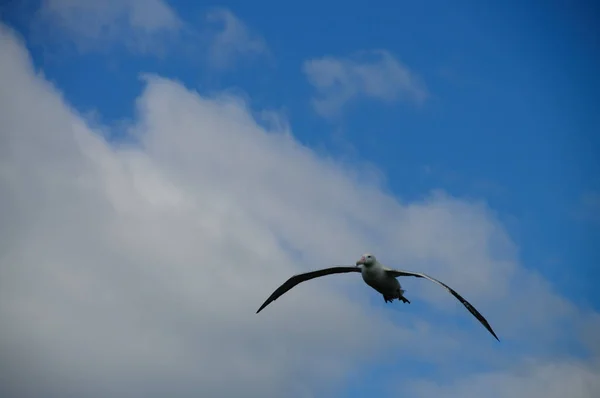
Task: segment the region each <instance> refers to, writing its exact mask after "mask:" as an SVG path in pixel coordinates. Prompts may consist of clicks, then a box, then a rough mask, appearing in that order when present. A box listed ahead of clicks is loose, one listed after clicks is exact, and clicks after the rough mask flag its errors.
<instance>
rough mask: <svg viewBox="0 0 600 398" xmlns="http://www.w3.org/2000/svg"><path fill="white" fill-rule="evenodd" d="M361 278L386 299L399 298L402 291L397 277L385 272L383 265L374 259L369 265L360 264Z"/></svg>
mask: <svg viewBox="0 0 600 398" xmlns="http://www.w3.org/2000/svg"><path fill="white" fill-rule="evenodd" d="M361 274H362V278H363V280H364V281H365V283H366V284H367V285H369V286H371V287H372V288H373V289H375V290H377V291H378V292H379V293H381V294H382V295H383V296H384V297H385V298H387V299H395V298H400V296H401V295H402V293H404V291H403V290H402V288H401V286H400V282H398V279H396V278H395V277H393V276H391V275H390V274H388V273H387V272H385V270H384V268H383V265H381V263H379V262H378V261H375V262H374V263H373V264H371V265H369V266H364V265H363V266H362V269H361Z"/></svg>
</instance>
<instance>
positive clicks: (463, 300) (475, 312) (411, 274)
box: [384, 267, 500, 341]
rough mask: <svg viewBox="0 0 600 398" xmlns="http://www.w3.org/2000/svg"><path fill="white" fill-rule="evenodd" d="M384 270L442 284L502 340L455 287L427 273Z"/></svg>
mask: <svg viewBox="0 0 600 398" xmlns="http://www.w3.org/2000/svg"><path fill="white" fill-rule="evenodd" d="M384 270H385V272H386V273H387V274H388V275H392V276H394V277H398V276H414V277H417V278H425V279H428V280H430V281H431V282H433V283H437V284H438V285H440V286H442V287H443V288H444V289H446V290H447V291H449V292H450V293H451V294H452V295H453V296H454V297H456V298H457V299H458V301H460V302H461V303H462V304H463V305H464V306H465V307H466V308H467V309H468V310H469V312H470V313H471V314H473V316H474V317H475V318H477V320H478V321H479V322H481V324H482V325H483V326H485V328H486V329H487V330H488V331H489V332H490V333H491V334H492V335H493V336H494V337H495V338H496V340H498V341H500V339H499V338H498V336H496V333H494V331H493V330H492V327H491V326H490V324H489V323H488V321H487V320H486V319H485V318H484V317H483V315H481V314H480V313H479V311H477V309H475V307H473V306H472V305H471V303H469V302H468V301H467V300H465V299H464V298H463V297H462V296H461V295H460V294H458V293H457V292H456V291H455V290H454V289H452V288H451V287H450V286H448V285H446V284H445V283H444V282H441V281H439V280H437V279H435V278H433V277H431V276H429V275H426V274H423V273H420V272H411V271H402V270H396V269H391V268H387V267H384Z"/></svg>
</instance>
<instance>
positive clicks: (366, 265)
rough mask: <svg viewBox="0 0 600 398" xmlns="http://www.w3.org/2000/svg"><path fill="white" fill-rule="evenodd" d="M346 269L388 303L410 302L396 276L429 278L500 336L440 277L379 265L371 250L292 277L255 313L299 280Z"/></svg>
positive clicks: (342, 271) (494, 334)
mask: <svg viewBox="0 0 600 398" xmlns="http://www.w3.org/2000/svg"><path fill="white" fill-rule="evenodd" d="M349 272H360V273H361V274H362V278H363V281H365V283H366V284H367V285H369V286H371V287H372V288H373V289H375V290H376V291H377V292H379V293H381V295H382V296H383V299H384V300H385V302H386V303H391V302H392V301H394V299H396V300H399V301H402V302H403V303H408V304H410V301H409V300H408V299H407V298H406V297H404V292H405V290H403V289H402V287H401V286H400V282H398V279H396V278H397V277H399V276H414V277H417V278H425V279H428V280H430V281H431V282H434V283H436V284H438V285H440V286H442V287H443V288H444V289H446V290H447V291H448V292H450V294H452V295H453V296H454V297H456V298H457V299H458V301H460V302H461V303H462V304H463V305H464V306H465V307H466V308H467V309H468V310H469V312H470V313H471V314H473V316H474V317H475V318H477V320H478V321H479V322H480V323H481V324H482V325H483V326H484V327H485V328H486V329H487V330H488V331H489V332H490V333H491V334H492V336H494V337H495V338H496V340H498V341H500V339H498V336H496V333H494V331H493V330H492V327H491V326H490V324H489V323H488V321H487V320H486V319H485V318H484V317H483V315H481V314H480V313H479V311H477V310H476V309H475V307H473V306H472V305H471V303H469V302H468V301H467V300H465V299H464V298H463V297H462V296H461V295H460V294H458V293H457V292H456V291H455V290H454V289H452V288H451V287H449V286H448V285H446V284H445V283H443V282H440V281H439V280H437V279H435V278H433V277H431V276H429V275H426V274H423V273H420V272H411V271H403V270H397V269H392V268H388V267H386V266H384V265H383V264H381V263H380V262H379V261H377V259H376V258H375V256H374V255H373V254H370V253H366V254H364V255H363V256H362V257H361V258H360V259H359V260H358V261H357V262H356V265H354V266H334V267H329V268H323V269H320V270H316V271H310V272H305V273H302V274H298V275H294V276H292V277H291V278H290V279H288V280H287V281H285V282H284V283H283V284H282V285H281V286H279V287H278V288H277V290H275V291H274V292H273V294H271V295H270V296H269V298H268V299H267V300H266V301H265V302H264V303H263V305H261V306H260V308H259V309H258V311H256V313H257V314H258V313H259V312H261V311H262V310H263V309H264V308H265V307H266V306H267V305H269V304H271V303H272V302H273V301H275V300H277V299H278V298H279V297H281V296H282V295H283V294H284V293H286V292H287V291H289V290H290V289H292V288H293V287H294V286H296V285H298V284H299V283H302V282H305V281H308V280H311V279H315V278H319V277H321V276H326V275H333V274H345V273H349Z"/></svg>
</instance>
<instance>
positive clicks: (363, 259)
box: [356, 257, 365, 267]
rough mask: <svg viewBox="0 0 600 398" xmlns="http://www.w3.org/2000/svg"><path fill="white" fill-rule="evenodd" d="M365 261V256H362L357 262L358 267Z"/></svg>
mask: <svg viewBox="0 0 600 398" xmlns="http://www.w3.org/2000/svg"><path fill="white" fill-rule="evenodd" d="M364 263H365V258H364V257H361V258H360V260H358V261H357V262H356V266H357V267H358V266H359V265H361V264H364Z"/></svg>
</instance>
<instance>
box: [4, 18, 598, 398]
mask: <svg viewBox="0 0 600 398" xmlns="http://www.w3.org/2000/svg"><path fill="white" fill-rule="evenodd" d="M0 53H2V54H3V55H5V56H3V57H2V58H1V59H0V83H1V85H2V87H4V88H5V89H4V90H2V91H0V195H1V197H2V198H3V200H2V202H0V218H1V219H2V222H1V223H0V238H1V239H0V323H1V324H2V325H3V332H2V333H1V334H0V366H1V367H2V369H1V371H0V374H3V375H4V377H5V379H4V381H3V382H2V383H0V389H1V390H0V395H2V396H3V397H4V396H6V397H17V396H30V397H42V396H44V397H54V396H56V397H58V396H60V397H79V396H88V397H106V396H121V397H155V396H156V397H158V396H165V395H175V396H179V397H187V396H194V397H196V396H198V395H201V396H203V397H223V396H238V397H256V396H261V397H279V396H283V395H286V396H290V397H306V396H329V395H330V393H332V392H334V391H335V390H336V389H337V388H340V386H341V385H342V384H343V382H344V379H345V378H346V377H348V375H350V374H351V372H355V371H358V370H360V369H361V367H363V366H365V364H367V365H368V364H371V363H377V362H379V361H382V360H383V361H390V357H389V356H390V354H391V355H392V356H393V357H394V358H395V357H400V358H402V359H403V361H404V363H405V364H406V367H407V369H406V372H403V373H402V374H400V375H398V377H397V378H395V379H394V383H397V382H398V381H402V380H404V381H409V379H408V378H409V377H410V375H411V373H410V368H411V366H410V364H408V362H410V361H424V362H426V363H433V364H436V368H438V369H441V370H440V371H439V372H438V373H439V374H436V375H435V376H436V381H432V380H424V381H423V383H421V384H419V386H412V387H411V388H414V389H415V391H417V390H418V391H419V393H420V394H421V396H431V394H437V390H436V388H437V387H435V385H436V383H437V378H438V377H441V376H445V377H449V378H450V379H451V381H452V383H453V385H455V386H457V387H456V388H457V391H462V390H460V389H461V388H465V387H463V386H464V385H465V384H464V383H465V382H464V380H466V378H468V379H470V378H473V377H475V378H478V380H481V381H480V383H482V385H484V386H492V387H493V386H494V385H495V384H494V383H497V382H496V381H495V380H497V379H495V378H492V379H491V381H490V379H489V378H486V377H485V376H481V375H479V376H478V373H479V372H480V370H479V369H481V368H482V369H487V370H488V371H489V372H496V373H494V374H500V376H498V377H507V378H508V380H510V377H512V376H511V375H512V374H513V373H511V372H513V369H512V366H513V365H514V363H521V362H522V361H524V360H525V359H526V358H527V357H528V356H531V357H543V358H544V359H545V361H547V362H548V363H550V364H552V363H554V362H552V361H555V358H559V359H556V361H555V362H556V363H558V365H556V366H559V367H560V366H562V365H561V364H562V363H563V362H562V361H563V360H562V359H561V357H560V356H561V355H564V354H565V353H564V352H563V351H561V349H562V347H567V346H572V345H573V344H579V342H580V338H579V337H578V335H575V333H576V332H577V333H579V332H581V331H586V332H588V334H589V333H590V331H592V332H591V333H592V335H593V333H594V331H595V330H596V329H597V322H595V323H590V322H589V319H590V315H589V314H586V313H583V312H582V311H580V310H578V309H577V308H574V307H573V306H572V304H570V303H568V302H567V301H565V300H564V299H563V298H562V297H560V296H559V295H557V294H556V293H555V292H554V291H553V289H552V288H551V287H550V286H548V284H547V282H546V281H545V280H544V279H543V278H541V277H540V276H538V275H537V274H535V273H534V272H532V271H530V270H527V269H526V268H524V267H523V266H522V265H521V264H520V263H519V261H518V250H517V247H516V245H515V243H514V242H512V241H511V239H510V237H509V236H508V235H507V234H506V232H505V230H504V229H503V227H502V225H501V224H500V223H499V222H498V220H497V219H496V217H495V215H494V213H493V212H492V211H491V210H490V209H489V208H488V207H487V206H486V204H485V203H483V202H472V201H466V200H461V199H459V198H454V197H451V196H448V195H447V194H445V193H443V192H436V193H432V195H431V196H430V197H428V198H427V199H426V200H424V201H419V202H412V203H400V202H398V201H397V200H396V199H395V198H393V197H390V196H388V195H386V194H385V193H384V192H383V190H382V188H381V187H379V186H377V185H376V184H375V183H373V182H371V181H369V180H367V179H366V178H364V175H365V174H364V173H363V171H364V170H361V169H360V168H359V167H360V166H353V168H349V167H348V166H347V165H344V164H342V163H339V162H337V161H335V160H332V159H327V158H324V157H320V156H318V155H317V154H316V153H315V152H313V151H311V150H310V149H309V148H306V147H303V146H302V145H300V144H299V143H298V142H297V141H296V140H295V139H294V136H293V133H292V131H290V130H287V129H279V128H275V127H272V128H265V127H264V126H261V125H260V124H258V123H257V121H256V120H254V118H253V117H252V116H251V115H252V112H251V111H250V110H249V107H248V104H246V103H244V102H243V101H242V100H241V99H239V98H236V97H231V96H215V97H207V96H202V95H200V94H198V93H196V92H193V91H190V90H188V89H187V88H186V87H184V86H183V85H181V84H180V83H178V82H175V81H171V80H167V79H163V78H160V77H158V76H151V75H149V76H146V77H145V80H146V85H145V89H144V92H143V93H141V95H140V96H139V97H138V98H137V115H136V117H135V119H134V120H133V121H132V128H131V130H130V131H129V134H131V136H132V137H134V138H135V139H136V140H137V143H136V144H135V145H132V144H125V143H115V142H113V143H109V142H106V141H105V140H104V139H103V134H102V131H99V130H98V129H94V128H92V127H90V124H89V123H87V121H86V120H85V119H84V118H83V117H82V116H81V115H78V114H77V113H76V112H75V111H74V110H73V109H72V108H71V107H70V106H69V104H68V103H66V102H65V100H64V99H63V97H62V95H61V93H60V91H59V90H58V89H57V88H56V87H53V86H52V85H51V84H49V83H48V82H47V81H46V80H45V79H44V78H43V77H41V76H40V75H38V74H37V73H36V72H35V71H34V70H33V68H32V65H31V60H30V59H29V56H28V54H27V52H26V50H25V48H24V46H23V44H22V43H21V42H19V41H18V40H17V39H16V38H15V36H14V35H13V34H12V33H11V32H10V31H9V30H8V29H7V28H5V27H4V26H2V27H1V30H0ZM277 125H282V124H277V123H275V124H274V126H277ZM364 251H373V252H375V253H376V254H378V255H379V258H380V259H381V260H382V261H383V262H384V263H386V264H388V265H390V266H401V267H403V268H408V269H418V270H422V271H425V272H428V273H430V274H431V275H433V276H436V277H438V278H440V279H441V280H443V281H445V282H447V283H448V284H449V285H451V286H453V287H455V288H456V289H457V290H458V291H459V292H461V293H462V294H463V295H464V296H465V297H467V298H468V299H469V300H470V301H471V302H472V303H473V304H474V305H475V306H476V307H477V308H478V309H479V310H480V311H481V312H482V313H483V314H484V315H485V316H486V317H487V318H488V320H489V321H490V323H491V324H492V326H493V327H494V328H495V330H496V331H497V332H498V334H499V336H500V338H501V339H502V343H501V344H498V343H497V342H496V341H495V340H494V339H493V338H492V337H491V336H489V335H488V334H487V332H486V331H485V330H484V329H483V328H482V327H481V326H480V325H479V324H478V323H477V322H476V321H475V320H473V319H471V317H470V315H469V314H468V312H467V311H465V310H464V308H463V307H462V306H461V305H460V304H459V303H457V302H456V301H455V300H453V299H452V298H451V297H450V296H449V295H447V293H445V292H444V291H443V290H441V289H439V288H438V287H436V286H435V285H432V284H426V283H423V282H422V281H416V280H402V283H403V286H404V287H405V288H407V296H408V297H409V298H410V299H411V301H413V304H411V305H410V306H408V305H406V306H401V305H400V304H394V305H388V306H383V305H382V298H381V297H380V296H379V295H377V294H376V293H375V292H373V291H372V290H371V289H369V288H368V287H366V286H365V285H364V284H363V283H362V281H361V280H360V278H356V277H354V278H353V277H351V276H348V277H338V278H334V277H332V278H329V279H323V280H320V281H314V282H313V283H310V284H306V285H303V286H299V287H297V288H296V289H294V290H293V291H292V292H290V293H288V294H287V295H286V296H284V297H282V298H281V299H279V300H277V302H275V303H273V304H272V305H271V306H269V308H267V309H266V310H265V311H263V312H261V314H259V315H255V313H254V312H255V311H256V309H257V308H258V306H259V305H260V304H261V303H262V302H263V301H264V299H265V298H266V297H267V296H268V295H269V294H270V293H271V292H272V290H273V289H274V288H275V287H277V286H278V285H279V284H280V283H281V282H283V281H284V280H285V279H286V278H288V277H289V276H290V275H292V274H294V273H297V272H301V271H305V270H308V269H313V268H318V267H322V266H328V265H331V264H340V263H352V262H353V261H355V260H356V258H357V257H358V256H359V255H360V254H362V253H363V252H364ZM524 303H526V304H527V311H522V310H521V309H523V308H524ZM423 311H425V312H423ZM594 319H595V318H594ZM594 325H596V326H594ZM390 336H393V338H391V337H390ZM466 342H468V343H469V344H468V346H465V344H466ZM469 347H473V348H469ZM595 355H597V353H596V354H595ZM578 361H579V362H578V366H576V367H574V368H572V369H575V370H573V372H575V374H576V376H572V374H573V373H568V374H566V375H565V374H563V373H561V372H554V373H553V375H554V377H555V378H556V380H557V382H558V381H559V380H560V381H561V382H563V383H579V380H581V379H579V378H578V377H581V378H583V379H585V380H588V379H589V378H588V376H587V375H588V374H590V372H592V373H593V372H597V367H595V364H594V363H593V362H589V361H588V362H585V361H583V360H578ZM457 363H460V364H462V365H463V367H460V369H463V370H464V369H469V365H470V366H472V367H473V369H472V370H465V371H464V372H462V373H460V374H456V372H455V373H454V374H453V373H452V369H453V368H456V364H457ZM392 384H393V383H391V382H390V388H392V387H393V385H392ZM524 385H525V386H524V387H518V386H517V387H515V388H518V389H519V391H521V393H520V394H521V395H522V396H523V394H525V392H528V393H529V396H531V395H536V394H533V393H532V390H531V389H529V388H530V387H529V384H524ZM585 386H586V387H585V388H586V389H579V390H575V389H571V390H569V391H572V392H573V394H571V395H570V396H572V397H573V398H577V397H582V398H583V397H588V396H591V395H589V394H590V393H592V392H594V391H598V386H597V384H593V383H587V384H585ZM403 388H404V387H403ZM565 388H566V387H565ZM523 391H525V392H523ZM577 391H579V393H580V395H577V394H576V393H577ZM511 394H512V395H511ZM514 394H517V393H515V391H514V390H506V393H505V394H504V395H498V396H503V397H504V396H506V397H514V396H515V395H514ZM586 394H587V395H586ZM517 396H518V394H517Z"/></svg>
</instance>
